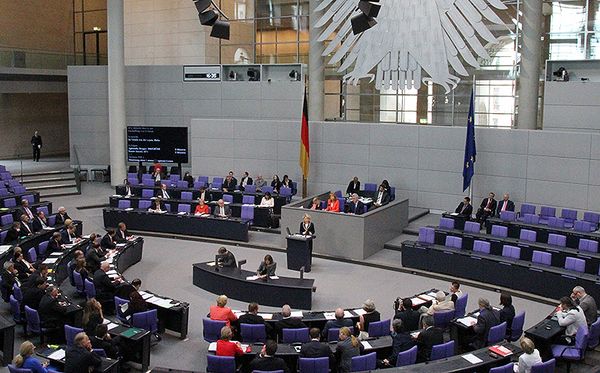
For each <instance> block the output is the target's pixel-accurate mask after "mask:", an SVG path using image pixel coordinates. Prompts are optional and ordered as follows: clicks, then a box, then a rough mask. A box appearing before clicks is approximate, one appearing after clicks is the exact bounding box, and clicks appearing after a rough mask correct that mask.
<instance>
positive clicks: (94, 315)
mask: <svg viewBox="0 0 600 373" xmlns="http://www.w3.org/2000/svg"><path fill="white" fill-rule="evenodd" d="M103 320H104V312H102V304H100V302H98V301H97V300H96V299H95V298H92V299H90V300H88V301H87V302H86V303H85V305H84V306H83V316H82V318H81V325H82V327H83V330H84V331H85V332H86V333H89V334H90V335H94V334H95V333H96V327H97V326H98V325H100V324H102V321H103Z"/></svg>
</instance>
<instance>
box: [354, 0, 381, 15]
mask: <svg viewBox="0 0 600 373" xmlns="http://www.w3.org/2000/svg"><path fill="white" fill-rule="evenodd" d="M358 9H360V10H361V11H362V12H363V13H364V14H366V15H367V16H368V17H377V15H378V14H379V10H380V9H381V5H379V4H374V3H372V2H370V1H366V0H361V1H360V2H359V3H358Z"/></svg>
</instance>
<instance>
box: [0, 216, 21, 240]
mask: <svg viewBox="0 0 600 373" xmlns="http://www.w3.org/2000/svg"><path fill="white" fill-rule="evenodd" d="M19 238H21V223H20V222H18V221H15V222H13V223H12V226H11V227H10V228H9V229H8V231H7V232H6V238H4V244H11V243H13V242H15V241H16V240H18V239H19Z"/></svg>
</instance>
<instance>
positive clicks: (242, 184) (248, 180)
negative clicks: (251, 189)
mask: <svg viewBox="0 0 600 373" xmlns="http://www.w3.org/2000/svg"><path fill="white" fill-rule="evenodd" d="M246 185H252V178H251V177H250V176H249V174H248V172H244V176H243V177H242V180H241V181H240V190H242V191H243V190H244V189H245V188H246Z"/></svg>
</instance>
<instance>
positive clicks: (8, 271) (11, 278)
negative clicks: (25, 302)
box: [0, 261, 21, 303]
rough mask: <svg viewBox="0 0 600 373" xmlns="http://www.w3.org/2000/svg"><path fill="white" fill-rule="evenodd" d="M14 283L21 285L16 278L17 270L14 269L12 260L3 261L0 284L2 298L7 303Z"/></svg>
mask: <svg viewBox="0 0 600 373" xmlns="http://www.w3.org/2000/svg"><path fill="white" fill-rule="evenodd" d="M15 284H16V285H17V286H21V283H20V282H19V279H18V278H17V270H16V269H15V265H14V264H13V263H12V262H10V261H6V262H4V270H3V271H2V283H1V284H0V286H2V299H3V300H4V301H5V302H7V303H8V302H9V300H10V298H9V297H10V295H11V294H12V291H13V286H14V285H15Z"/></svg>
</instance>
